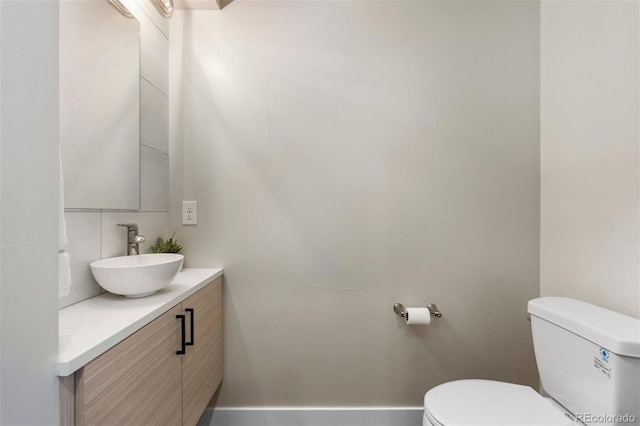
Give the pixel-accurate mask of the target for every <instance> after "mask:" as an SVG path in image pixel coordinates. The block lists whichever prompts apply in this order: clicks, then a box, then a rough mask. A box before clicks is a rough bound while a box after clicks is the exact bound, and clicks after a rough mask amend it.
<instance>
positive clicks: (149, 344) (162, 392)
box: [75, 305, 182, 426]
mask: <svg viewBox="0 0 640 426" xmlns="http://www.w3.org/2000/svg"><path fill="white" fill-rule="evenodd" d="M180 313H181V309H180V305H178V306H175V307H174V308H172V309H171V310H169V311H168V312H166V313H165V314H163V315H161V316H160V317H158V318H157V319H156V320H154V321H152V322H151V323H149V324H148V325H146V326H145V327H143V328H141V329H140V330H138V331H137V332H136V333H134V334H133V335H131V336H129V337H128V338H127V339H125V340H123V341H122V342H120V343H119V344H117V345H116V346H114V347H113V348H111V349H110V350H109V351H107V352H105V353H104V354H102V355H100V356H99V357H98V358H96V359H94V360H93V361H91V362H90V363H88V364H87V365H86V366H84V368H83V369H82V370H80V371H79V372H77V373H76V401H75V405H76V418H75V420H76V424H77V425H101V426H103V425H119V426H120V425H140V426H141V425H154V426H156V425H171V426H175V425H179V424H181V423H182V369H181V361H182V357H180V356H177V355H176V351H177V350H178V349H180V320H178V319H176V315H178V314H180Z"/></svg>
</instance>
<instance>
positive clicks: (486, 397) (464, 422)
mask: <svg viewBox="0 0 640 426" xmlns="http://www.w3.org/2000/svg"><path fill="white" fill-rule="evenodd" d="M424 412H425V420H429V422H430V423H431V424H433V425H434V426H472V425H473V426H516V425H517V426H565V425H566V426H568V425H575V423H574V422H572V421H571V419H570V418H569V417H567V416H566V415H565V413H564V412H562V411H560V410H559V409H558V408H556V407H554V406H553V405H552V404H551V403H550V402H549V401H548V400H547V399H546V398H544V397H543V396H541V395H540V394H539V393H537V392H536V391H534V390H533V389H531V388H530V387H529V386H522V385H516V384H513V383H504V382H497V381H493V380H457V381H453V382H448V383H444V384H442V385H439V386H436V387H435V388H433V389H431V390H430V391H428V392H427V394H426V395H425V396H424ZM426 424H428V423H426Z"/></svg>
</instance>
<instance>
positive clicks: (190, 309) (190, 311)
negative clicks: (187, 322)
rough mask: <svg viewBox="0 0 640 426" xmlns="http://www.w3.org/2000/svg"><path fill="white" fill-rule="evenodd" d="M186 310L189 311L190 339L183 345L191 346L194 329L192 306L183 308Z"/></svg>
mask: <svg viewBox="0 0 640 426" xmlns="http://www.w3.org/2000/svg"><path fill="white" fill-rule="evenodd" d="M185 311H186V312H189V313H191V341H189V342H186V343H185V345H187V346H193V335H194V331H193V317H194V315H195V314H194V313H193V308H187V309H185Z"/></svg>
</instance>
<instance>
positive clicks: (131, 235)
mask: <svg viewBox="0 0 640 426" xmlns="http://www.w3.org/2000/svg"><path fill="white" fill-rule="evenodd" d="M118 226H126V227H127V256H135V255H137V254H139V253H140V243H144V237H143V236H142V235H138V225H136V224H135V223H119V224H118Z"/></svg>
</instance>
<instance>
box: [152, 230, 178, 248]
mask: <svg viewBox="0 0 640 426" xmlns="http://www.w3.org/2000/svg"><path fill="white" fill-rule="evenodd" d="M175 235H176V233H175V231H174V232H173V235H171V238H169V239H168V240H165V239H164V238H162V237H158V239H157V240H156V245H155V246H151V248H150V249H151V253H180V250H182V246H181V245H180V244H178V241H177V240H176V241H174V240H173V237H174V236H175Z"/></svg>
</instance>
